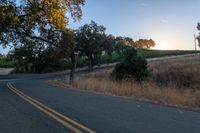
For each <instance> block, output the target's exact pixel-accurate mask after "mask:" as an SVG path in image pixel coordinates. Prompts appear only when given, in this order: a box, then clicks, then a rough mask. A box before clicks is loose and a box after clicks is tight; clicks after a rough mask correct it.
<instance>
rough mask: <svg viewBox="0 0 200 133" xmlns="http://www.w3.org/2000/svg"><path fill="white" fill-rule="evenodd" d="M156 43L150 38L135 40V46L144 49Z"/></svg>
mask: <svg viewBox="0 0 200 133" xmlns="http://www.w3.org/2000/svg"><path fill="white" fill-rule="evenodd" d="M155 45H156V44H155V42H154V41H153V40H152V39H149V40H148V39H139V40H138V41H136V42H135V47H136V48H144V49H149V48H152V47H154V46H155Z"/></svg>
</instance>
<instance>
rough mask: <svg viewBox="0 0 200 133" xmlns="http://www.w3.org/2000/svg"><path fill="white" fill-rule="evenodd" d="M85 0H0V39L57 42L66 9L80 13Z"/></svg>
mask: <svg viewBox="0 0 200 133" xmlns="http://www.w3.org/2000/svg"><path fill="white" fill-rule="evenodd" d="M84 2H85V1H84V0H21V1H20V2H19V3H16V2H15V0H3V1H1V2H0V20H1V21H0V43H1V44H3V45H4V46H6V45H8V44H9V43H12V44H14V45H18V44H23V43H24V42H26V43H27V42H32V43H33V42H36V43H38V42H43V44H50V45H56V44H58V42H59V41H60V40H61V35H62V33H63V31H65V30H66V28H67V23H68V18H67V17H66V13H67V12H68V13H71V16H72V17H73V18H74V20H79V19H80V18H81V16H82V11H81V6H82V5H84Z"/></svg>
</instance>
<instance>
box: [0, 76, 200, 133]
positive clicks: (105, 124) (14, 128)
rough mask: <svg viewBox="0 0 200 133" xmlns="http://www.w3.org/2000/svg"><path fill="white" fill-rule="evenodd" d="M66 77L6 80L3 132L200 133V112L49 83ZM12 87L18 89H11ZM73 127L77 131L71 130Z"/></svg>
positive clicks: (2, 84) (0, 85)
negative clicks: (53, 85) (51, 80)
mask: <svg viewBox="0 0 200 133" xmlns="http://www.w3.org/2000/svg"><path fill="white" fill-rule="evenodd" d="M63 77H64V75H61V76H58V75H57V76H55V75H54V76H53V75H14V76H5V77H1V80H0V133H68V132H72V131H74V132H76V130H75V129H77V130H78V131H81V132H93V131H94V132H100V133H200V112H194V111H188V110H184V109H179V108H172V107H166V106H160V105H156V104H151V103H146V102H139V101H135V100H133V99H126V98H120V97H114V96H105V95H102V94H96V93H91V92H84V91H79V90H74V89H63V88H58V87H52V86H49V85H47V84H46V83H45V81H46V80H48V79H54V78H63ZM2 79H3V80H2ZM8 82H9V83H11V84H12V87H8V86H7V85H8V84H7V83H8ZM27 96H30V97H31V98H32V99H34V100H37V101H38V102H39V103H42V104H43V105H45V106H48V107H49V108H50V109H53V110H54V111H56V112H58V113H59V114H61V115H64V116H65V117H67V118H68V119H70V120H71V121H72V122H70V120H67V119H65V118H63V117H61V116H59V115H57V114H55V113H53V112H52V111H49V110H47V109H45V107H43V106H42V105H38V104H36V103H35V102H34V104H33V101H32V100H31V99H29V98H28V97H27ZM34 105H35V106H34ZM36 105H37V106H36ZM37 107H38V108H37ZM60 119H61V120H62V121H64V122H62V121H61V120H60ZM74 121H75V122H76V123H78V124H76V123H75V124H74V123H73V122H74ZM67 124H68V126H69V125H72V126H73V128H70V126H69V128H68V126H67ZM81 126H84V128H87V130H84V129H83V128H81ZM73 129H74V130H73ZM78 131H77V132H78Z"/></svg>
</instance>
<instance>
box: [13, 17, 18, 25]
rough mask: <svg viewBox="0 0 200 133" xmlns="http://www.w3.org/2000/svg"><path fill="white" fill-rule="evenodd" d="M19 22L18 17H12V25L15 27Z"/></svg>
mask: <svg viewBox="0 0 200 133" xmlns="http://www.w3.org/2000/svg"><path fill="white" fill-rule="evenodd" d="M19 22H20V19H19V17H18V16H14V17H13V18H12V23H13V24H14V25H15V24H18V23H19Z"/></svg>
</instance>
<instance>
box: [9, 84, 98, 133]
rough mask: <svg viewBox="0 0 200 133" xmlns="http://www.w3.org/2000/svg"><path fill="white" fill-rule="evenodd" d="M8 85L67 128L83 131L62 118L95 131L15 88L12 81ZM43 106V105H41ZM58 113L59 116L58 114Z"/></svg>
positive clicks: (93, 132) (92, 132) (89, 131)
mask: <svg viewBox="0 0 200 133" xmlns="http://www.w3.org/2000/svg"><path fill="white" fill-rule="evenodd" d="M7 86H8V88H9V89H10V90H12V91H13V92H14V93H16V94H17V95H18V96H20V97H21V98H23V99H24V100H26V101H27V102H29V103H30V104H32V105H33V106H34V107H36V108H38V109H39V110H41V111H42V112H44V113H46V114H48V115H49V116H51V117H52V118H54V119H55V120H57V121H58V122H60V123H61V124H62V125H63V126H65V127H66V128H68V129H70V130H72V131H73V132H75V133H81V132H82V131H80V130H79V129H77V128H75V127H73V126H71V125H70V124H69V123H66V122H65V121H63V120H62V119H64V120H66V121H68V122H70V123H72V124H74V125H75V126H77V127H79V128H81V129H83V130H85V131H86V132H88V133H95V131H93V130H91V129H89V128H87V127H85V126H84V125H82V124H80V123H78V122H76V121H74V120H72V119H70V118H68V117H67V116H64V115H63V114H61V113H59V112H57V111H55V110H53V109H51V108H49V107H47V106H46V105H44V104H42V103H40V102H38V101H36V100H35V99H33V98H31V97H30V96H27V95H25V94H24V93H23V92H21V91H19V90H17V89H16V88H14V87H13V86H12V85H11V83H7ZM40 106H41V107H40ZM53 113H54V114H53ZM56 115H57V116H56ZM58 116H59V117H61V118H62V119H60V118H59V117H58Z"/></svg>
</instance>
